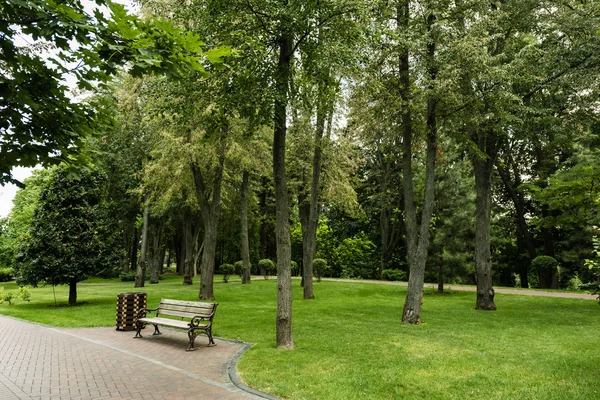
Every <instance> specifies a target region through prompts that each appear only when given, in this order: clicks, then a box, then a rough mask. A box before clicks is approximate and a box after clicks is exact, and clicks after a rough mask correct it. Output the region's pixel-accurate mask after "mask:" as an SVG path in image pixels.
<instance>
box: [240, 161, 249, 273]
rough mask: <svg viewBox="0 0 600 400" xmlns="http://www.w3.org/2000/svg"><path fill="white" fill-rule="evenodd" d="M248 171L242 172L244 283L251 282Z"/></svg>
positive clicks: (241, 222)
mask: <svg viewBox="0 0 600 400" xmlns="http://www.w3.org/2000/svg"><path fill="white" fill-rule="evenodd" d="M249 176H250V173H249V172H248V171H244V172H242V193H241V196H240V197H241V203H242V204H241V210H240V230H241V236H242V237H241V239H242V263H243V265H244V266H243V269H242V284H247V283H250V244H249V243H248V186H249V185H248V178H249Z"/></svg>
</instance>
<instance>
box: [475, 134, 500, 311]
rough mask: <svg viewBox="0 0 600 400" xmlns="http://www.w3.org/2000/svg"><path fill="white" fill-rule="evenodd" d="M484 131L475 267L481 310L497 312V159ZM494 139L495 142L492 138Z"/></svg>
mask: <svg viewBox="0 0 600 400" xmlns="http://www.w3.org/2000/svg"><path fill="white" fill-rule="evenodd" d="M486 139H490V138H486V135H485V133H484V132H479V134H478V135H477V140H478V142H477V144H478V147H479V150H480V151H481V152H482V153H483V154H484V155H485V158H482V156H476V157H475V158H474V160H473V164H474V167H475V192H476V204H475V266H476V276H477V304H476V306H475V308H476V309H477V310H495V309H496V304H495V303H494V288H493V285H492V260H491V254H490V226H491V213H492V167H493V163H494V160H493V158H494V157H495V155H494V153H493V152H490V151H486V149H487V140H486ZM490 140H491V139H490Z"/></svg>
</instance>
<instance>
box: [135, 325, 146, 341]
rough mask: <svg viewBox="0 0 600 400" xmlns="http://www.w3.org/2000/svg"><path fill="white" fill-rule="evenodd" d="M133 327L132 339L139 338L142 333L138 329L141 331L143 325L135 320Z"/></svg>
mask: <svg viewBox="0 0 600 400" xmlns="http://www.w3.org/2000/svg"><path fill="white" fill-rule="evenodd" d="M135 327H136V332H135V336H134V337H133V338H134V339H137V338H141V337H142V334H141V333H140V331H141V330H142V328H143V327H144V324H142V323H139V322H137V321H136V323H135Z"/></svg>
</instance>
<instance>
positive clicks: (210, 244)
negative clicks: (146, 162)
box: [192, 128, 228, 300]
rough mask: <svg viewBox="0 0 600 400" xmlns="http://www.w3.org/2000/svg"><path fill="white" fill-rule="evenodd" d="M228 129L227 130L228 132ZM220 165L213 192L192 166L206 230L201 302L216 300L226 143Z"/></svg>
mask: <svg viewBox="0 0 600 400" xmlns="http://www.w3.org/2000/svg"><path fill="white" fill-rule="evenodd" d="M227 129H228V128H225V130H227ZM217 152H218V163H217V165H216V166H215V170H214V178H213V184H212V190H210V189H209V188H208V187H207V186H206V183H205V180H204V175H203V173H202V171H201V170H200V168H199V167H198V166H197V165H192V173H193V176H194V184H195V187H196V198H197V199H198V203H199V204H200V215H201V217H202V218H201V219H202V225H203V228H204V240H203V246H204V250H203V251H202V256H201V259H200V291H199V293H198V298H199V299H200V300H214V299H215V295H214V288H213V277H214V274H215V254H216V248H217V231H218V226H219V214H220V210H221V183H222V181H223V168H224V165H225V143H223V142H221V143H220V144H219V148H218V150H217Z"/></svg>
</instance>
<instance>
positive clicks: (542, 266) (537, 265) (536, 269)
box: [530, 256, 558, 288]
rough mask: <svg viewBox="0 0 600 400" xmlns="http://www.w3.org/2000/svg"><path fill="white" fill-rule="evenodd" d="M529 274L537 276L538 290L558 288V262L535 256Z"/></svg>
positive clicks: (550, 258) (547, 257) (551, 258)
mask: <svg viewBox="0 0 600 400" xmlns="http://www.w3.org/2000/svg"><path fill="white" fill-rule="evenodd" d="M530 270H531V272H532V273H534V274H537V276H538V278H539V287H540V288H553V287H554V288H558V281H557V279H558V276H557V274H558V261H556V260H555V259H554V258H553V257H550V256H537V257H536V258H534V259H533V261H532V262H531V269H530Z"/></svg>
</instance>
